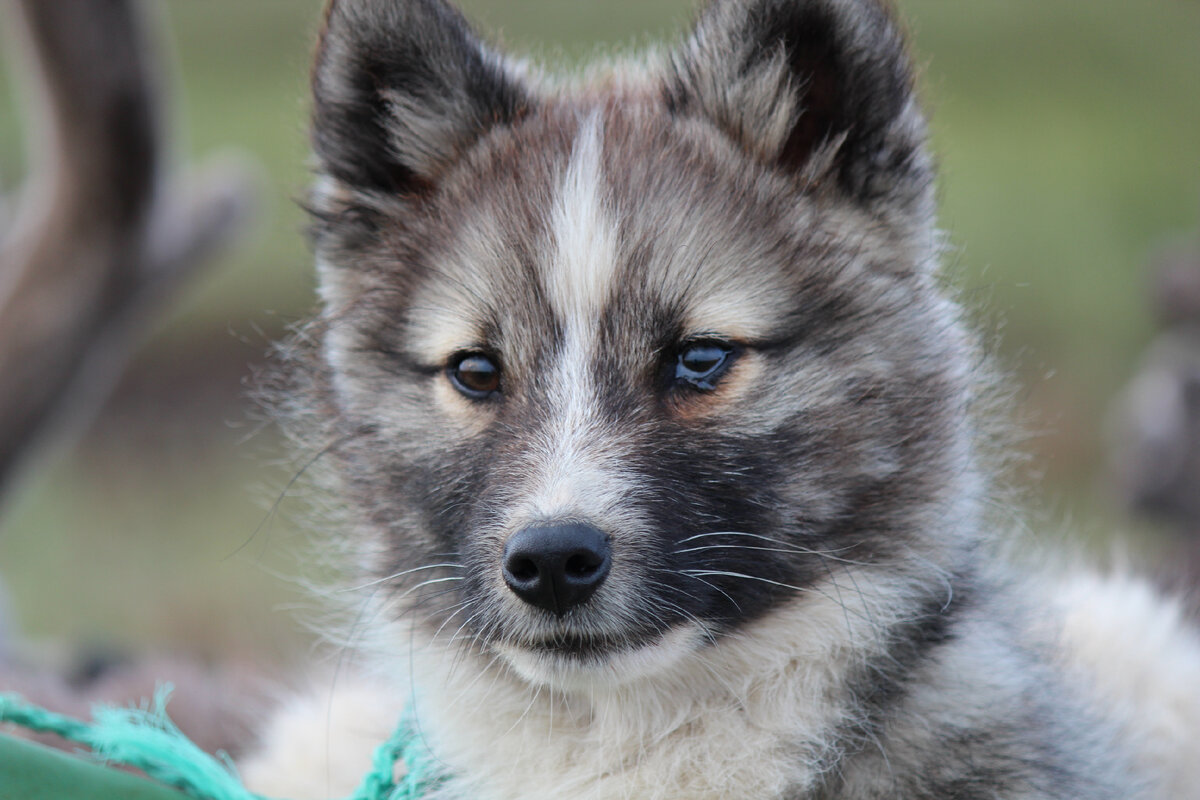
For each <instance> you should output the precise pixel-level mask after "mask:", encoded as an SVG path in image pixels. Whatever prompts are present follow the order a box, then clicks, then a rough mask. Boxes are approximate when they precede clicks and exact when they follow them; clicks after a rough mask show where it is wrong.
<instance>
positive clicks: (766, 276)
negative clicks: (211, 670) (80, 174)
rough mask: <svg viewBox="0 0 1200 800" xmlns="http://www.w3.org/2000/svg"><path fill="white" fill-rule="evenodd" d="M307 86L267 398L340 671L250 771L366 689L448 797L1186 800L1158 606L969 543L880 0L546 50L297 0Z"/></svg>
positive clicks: (975, 428) (779, 1)
mask: <svg viewBox="0 0 1200 800" xmlns="http://www.w3.org/2000/svg"><path fill="white" fill-rule="evenodd" d="M312 84H313V121H312V140H313V147H314V151H315V163H316V171H317V175H318V177H317V180H316V184H315V187H314V189H313V192H312V195H311V199H310V206H311V213H312V219H313V225H312V238H313V243H314V249H315V253H316V261H317V270H318V273H319V278H320V299H321V303H322V312H321V314H320V317H319V319H317V320H316V321H315V322H313V323H312V324H311V325H310V326H308V327H307V328H305V329H304V330H303V331H302V332H301V333H300V334H299V335H298V336H297V337H296V339H295V340H294V341H293V342H292V343H291V344H290V345H289V346H288V348H287V355H286V359H285V360H286V367H285V369H286V374H287V378H286V379H285V381H284V383H283V386H282V388H281V389H280V390H279V391H278V392H277V396H278V405H279V407H280V409H281V413H282V416H283V417H284V418H285V419H287V420H288V425H289V427H290V429H291V430H292V431H293V432H295V435H296V436H297V438H298V439H299V440H300V442H301V443H302V445H303V446H305V447H308V448H311V450H312V452H314V453H316V454H317V455H316V457H314V458H313V459H312V465H313V466H312V469H313V470H315V471H318V472H321V473H322V475H323V477H322V478H321V480H322V481H323V482H324V483H325V485H326V488H327V490H328V495H327V496H328V497H329V498H330V501H329V503H328V506H329V507H330V508H331V509H334V513H335V516H336V519H334V518H331V519H332V520H333V521H331V522H329V525H330V526H336V529H337V533H336V534H333V535H329V536H328V544H327V545H326V547H327V548H328V549H329V550H330V551H336V552H337V553H338V554H339V556H338V557H339V558H342V559H344V561H345V562H346V563H349V564H351V565H352V570H353V571H354V572H356V573H357V574H358V575H359V576H360V577H359V578H357V581H356V582H357V583H358V584H359V585H360V588H362V592H361V593H360V594H359V595H358V597H359V600H358V601H356V602H357V606H356V611H355V612H354V620H353V624H352V626H351V627H352V628H353V633H352V635H351V636H352V638H353V639H354V640H355V643H356V645H358V647H359V649H360V650H361V651H363V652H364V653H366V654H367V655H366V656H364V661H365V662H366V663H368V664H369V665H371V666H369V667H364V668H363V669H362V671H361V672H358V673H355V674H353V675H350V674H345V673H343V674H342V675H340V676H339V678H338V680H337V681H336V683H335V684H334V690H333V695H332V696H331V697H314V698H311V699H309V700H297V701H295V702H294V703H292V704H290V705H288V706H286V707H285V708H284V709H283V710H282V711H281V712H280V714H279V715H278V716H277V717H276V718H275V719H274V720H273V721H272V722H270V723H269V724H268V725H267V726H266V733H265V738H264V745H263V749H262V752H260V753H259V754H258V756H257V757H256V758H254V759H252V760H251V761H250V762H249V763H247V764H246V765H245V774H246V775H247V777H248V779H249V781H250V785H251V786H253V787H255V788H257V789H258V790H259V791H265V792H266V791H269V792H274V793H276V794H286V795H287V796H290V797H321V796H330V795H333V794H336V793H338V792H339V791H348V790H349V789H350V788H352V787H353V786H354V785H355V783H356V781H357V779H358V777H359V776H360V774H361V772H362V771H363V770H365V769H366V767H367V765H368V763H369V755H370V751H371V747H372V746H373V745H374V744H375V743H378V742H380V741H382V740H383V739H384V738H386V736H387V734H388V732H389V731H390V730H391V729H392V727H393V726H394V725H395V723H396V720H397V719H398V718H399V716H400V714H401V713H407V714H409V715H410V717H411V718H412V719H413V720H414V721H415V729H416V731H417V732H418V734H419V738H420V741H421V744H422V746H423V747H426V748H428V754H429V757H430V760H431V763H434V764H436V765H437V769H438V771H439V773H440V774H441V779H440V780H439V782H438V783H437V785H436V786H434V787H433V788H432V789H431V793H430V794H429V796H430V797H436V798H445V799H447V800H466V799H467V798H470V799H471V800H538V799H540V798H573V800H607V799H608V798H614V799H615V798H639V799H644V800H650V799H651V798H653V799H655V800H666V799H667V798H671V799H675V800H683V799H684V798H686V799H687V800H703V799H704V798H721V799H722V800H738V799H740V798H745V799H746V800H768V799H770V800H808V799H810V798H811V799H813V800H817V799H821V800H833V799H834V798H838V799H840V800H868V799H870V798H957V799H958V800H972V799H976V798H978V799H979V800H983V799H984V798H988V799H989V800H994V799H995V798H1005V799H1006V800H1008V799H1013V798H1061V799H1063V800H1065V799H1066V798H1084V797H1086V798H1114V800H1115V799H1116V798H1122V799H1123V800H1128V799H1129V798H1168V797H1169V798H1185V797H1196V796H1200V758H1196V753H1197V750H1196V747H1197V743H1198V742H1200V640H1198V639H1197V637H1196V634H1195V631H1194V630H1193V628H1192V627H1191V624H1190V622H1189V621H1188V620H1186V619H1185V618H1184V616H1183V614H1182V612H1181V611H1180V609H1179V606H1178V605H1176V604H1174V603H1173V602H1172V601H1170V600H1167V599H1163V598H1160V597H1159V596H1158V595H1157V594H1156V593H1155V592H1154V591H1153V590H1152V589H1151V588H1150V587H1149V585H1148V584H1145V583H1142V582H1140V581H1138V580H1135V579H1132V578H1125V577H1119V576H1117V577H1104V576H1098V575H1093V574H1090V573H1088V572H1086V571H1081V570H1075V569H1073V568H1071V569H1068V568H1063V569H1061V570H1041V572H1046V573H1054V574H1052V575H1050V576H1049V577H1048V578H1047V577H1044V576H1039V575H1038V574H1034V573H1033V572H1030V571H1026V570H1019V569H1016V568H1014V567H1012V566H1009V565H1008V563H1007V562H1006V561H1005V560H1004V559H1002V558H1000V557H999V556H998V555H997V552H998V550H999V549H1000V548H998V547H997V546H996V540H997V539H998V538H1000V537H999V535H998V532H1000V531H1002V530H1003V525H1002V523H1001V522H1000V521H998V520H997V519H996V517H995V515H994V514H992V513H991V512H990V511H989V509H990V508H991V507H992V506H993V505H994V504H993V503H991V502H990V498H991V496H992V493H993V491H994V486H993V483H994V478H993V476H994V475H995V474H996V471H997V469H999V468H1000V465H1001V463H1002V461H1003V454H1002V453H998V452H997V450H998V449H999V448H997V446H996V442H998V441H1002V439H1003V437H1002V436H997V435H996V428H995V425H994V423H993V421H992V420H993V419H994V405H995V403H994V402H993V400H994V398H995V397H996V396H997V394H998V393H1002V392H999V390H1000V389H1001V388H1002V383H1003V382H1002V381H999V380H997V379H996V378H995V376H994V374H993V372H992V370H991V369H990V368H989V367H988V365H987V362H986V359H984V358H983V357H982V356H981V355H980V348H979V346H978V344H977V342H976V339H975V338H974V336H973V334H972V333H971V332H970V330H969V328H968V326H967V325H966V324H965V323H964V318H963V316H964V315H963V312H962V310H961V308H960V307H959V306H958V304H957V303H956V302H955V299H954V298H953V295H952V293H951V292H949V291H948V290H947V289H946V288H945V286H944V284H943V282H942V280H941V278H940V277H939V272H938V263H939V254H940V251H941V249H942V241H941V238H940V235H939V232H938V230H937V227H936V223H935V201H934V194H935V191H934V167H933V162H932V159H931V156H930V153H929V149H928V141H927V139H928V135H927V130H926V121H925V117H924V115H923V112H922V109H921V106H920V104H919V102H918V99H917V96H916V93H915V89H914V77H913V68H912V66H911V62H910V58H909V56H908V53H907V51H906V44H905V41H904V38H903V35H902V31H901V27H900V25H899V23H898V22H897V20H896V19H895V16H894V14H893V12H892V11H891V10H889V8H887V7H886V6H884V5H882V4H881V3H880V2H877V0H714V2H712V3H711V4H710V5H708V6H707V7H706V8H705V9H704V10H703V11H701V12H700V14H699V16H698V19H697V22H696V23H695V26H694V28H693V30H692V31H691V33H690V35H689V36H688V37H687V38H686V40H685V41H684V42H683V43H682V44H681V45H680V46H678V47H677V48H676V49H675V50H673V51H671V52H665V53H658V54H650V55H647V56H645V57H644V58H643V59H641V60H638V61H636V62H632V61H624V62H618V63H613V64H607V65H602V66H601V67H598V68H596V69H595V70H593V71H592V72H591V73H589V75H588V77H586V78H582V79H562V78H559V79H553V78H550V77H547V76H545V75H543V74H542V73H541V72H540V71H539V70H538V69H537V68H536V67H535V66H533V65H530V64H528V63H524V62H522V61H520V60H517V59H514V58H511V57H508V56H505V55H502V54H500V53H498V52H497V51H495V50H494V49H492V48H491V47H489V46H488V45H487V44H486V43H485V42H483V41H482V40H481V39H480V38H479V37H478V36H477V35H476V34H475V33H474V32H473V31H472V30H471V28H470V27H469V25H468V24H467V23H466V22H465V21H464V19H463V18H462V16H461V15H460V14H459V13H458V12H457V11H455V10H453V9H452V8H451V7H449V6H447V5H445V4H444V3H443V2H440V0H333V2H332V3H331V5H330V6H329V7H328V10H327V15H326V18H325V23H324V28H323V32H322V34H321V39H320V44H319V47H318V51H317V55H316V63H315V67H314V70H313V78H312Z"/></svg>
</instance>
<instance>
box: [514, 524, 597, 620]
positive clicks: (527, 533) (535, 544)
mask: <svg viewBox="0 0 1200 800" xmlns="http://www.w3.org/2000/svg"><path fill="white" fill-rule="evenodd" d="M611 565H612V549H611V548H610V547H609V546H608V537H607V536H605V535H604V534H603V533H602V532H601V531H599V530H597V529H595V528H593V527H592V526H591V525H582V524H570V525H545V526H540V527H535V528H525V529H523V530H519V531H517V532H516V533H514V534H513V535H512V536H511V537H510V538H509V540H508V543H507V544H506V545H504V582H505V583H507V584H508V588H510V589H512V590H513V592H514V593H515V594H516V595H517V597H519V598H521V599H522V600H524V601H525V602H526V603H529V604H530V605H534V606H537V607H538V608H544V609H545V610H547V611H552V612H554V613H555V614H564V613H566V612H567V610H568V609H571V608H574V607H575V606H577V605H579V604H580V603H582V602H583V601H585V600H587V599H588V598H589V597H591V596H592V593H593V592H595V591H596V589H597V588H598V587H599V586H600V584H602V583H604V579H605V578H606V577H608V569H609V567H610V566H611Z"/></svg>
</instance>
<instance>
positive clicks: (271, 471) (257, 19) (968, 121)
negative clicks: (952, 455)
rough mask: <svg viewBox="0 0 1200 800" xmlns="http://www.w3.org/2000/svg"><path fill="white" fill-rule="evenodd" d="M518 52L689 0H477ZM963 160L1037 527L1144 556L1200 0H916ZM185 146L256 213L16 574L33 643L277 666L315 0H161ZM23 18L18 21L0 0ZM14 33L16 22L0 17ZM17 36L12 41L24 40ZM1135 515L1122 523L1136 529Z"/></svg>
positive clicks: (13, 583)
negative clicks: (264, 406) (1127, 450)
mask: <svg viewBox="0 0 1200 800" xmlns="http://www.w3.org/2000/svg"><path fill="white" fill-rule="evenodd" d="M462 5H463V6H464V7H465V9H466V11H467V13H468V15H469V16H471V17H472V18H474V19H475V20H476V21H477V22H478V24H479V27H480V28H481V29H483V30H485V31H489V32H493V33H495V32H498V37H494V38H498V39H499V41H500V42H502V43H503V45H504V46H506V47H508V48H510V49H513V50H516V51H518V52H524V53H531V54H533V55H534V56H535V57H536V58H538V59H542V60H546V61H549V62H552V63H556V64H567V65H570V64H575V63H579V62H581V61H582V60H585V59H587V58H588V57H589V56H590V55H593V54H595V53H596V52H597V51H599V50H604V49H608V48H610V47H611V46H613V45H619V46H622V47H627V46H630V45H643V44H646V43H648V42H650V41H656V40H663V39H669V38H671V37H674V36H677V35H678V33H679V32H680V31H681V30H682V29H683V28H684V26H685V25H686V23H687V21H688V19H689V18H690V17H691V14H692V3H691V1H690V0H604V2H583V0H463V2H462ZM899 6H900V9H901V12H902V14H903V16H904V18H905V19H906V20H907V22H908V24H909V26H910V28H911V32H912V34H913V39H914V47H913V49H914V52H915V53H916V55H917V59H918V61H919V63H920V65H921V84H922V91H923V94H924V97H925V99H926V104H927V106H928V108H929V110H930V112H931V115H932V120H933V131H934V146H935V150H936V153H937V155H938V158H939V161H940V164H941V173H942V183H941V198H942V225H943V227H944V228H945V230H946V231H947V232H948V235H949V239H950V241H951V243H952V245H953V249H952V251H951V253H950V254H949V256H948V258H947V264H946V270H947V274H948V276H949V280H950V282H951V283H952V284H953V285H955V286H957V287H959V288H960V289H961V293H962V297H963V299H964V301H965V302H966V303H967V304H968V305H970V306H971V307H972V309H973V310H974V311H973V313H975V315H976V318H977V320H978V322H979V323H980V324H981V325H982V326H983V328H984V329H985V331H986V332H987V339H988V342H989V344H990V346H991V349H992V350H993V351H994V352H995V353H996V355H997V357H998V358H999V359H1000V362H1001V363H1002V364H1003V366H1004V367H1005V368H1006V369H1008V370H1009V371H1010V372H1011V373H1012V375H1013V380H1014V381H1017V382H1018V385H1019V387H1020V388H1019V390H1018V391H1017V392H1016V396H1017V404H1018V405H1019V406H1020V408H1021V411H1020V414H1019V419H1020V422H1021V424H1022V425H1023V426H1024V427H1025V430H1026V432H1027V433H1028V434H1029V436H1028V439H1027V447H1026V449H1027V450H1028V451H1029V453H1030V454H1031V458H1030V459H1029V462H1028V463H1029V465H1030V466H1029V467H1028V469H1027V474H1026V475H1025V481H1026V483H1027V484H1028V486H1029V489H1028V491H1027V492H1025V495H1024V497H1025V502H1027V503H1028V505H1029V506H1030V507H1031V508H1032V509H1033V510H1032V512H1031V516H1030V519H1031V520H1033V521H1032V522H1031V523H1030V525H1031V527H1032V528H1034V529H1037V530H1046V531H1049V532H1050V533H1049V535H1051V536H1055V537H1057V536H1060V535H1062V534H1061V533H1060V532H1061V531H1064V530H1070V531H1072V535H1075V536H1078V537H1080V538H1081V539H1082V540H1084V541H1090V542H1109V541H1110V540H1111V538H1112V536H1113V535H1114V533H1115V532H1122V531H1133V532H1134V533H1133V535H1134V537H1135V538H1133V539H1132V540H1131V541H1133V542H1134V544H1132V545H1130V547H1131V548H1133V549H1141V548H1151V549H1153V548H1154V547H1157V546H1158V545H1157V544H1156V542H1157V541H1158V539H1157V538H1156V536H1157V534H1156V533H1155V529H1154V526H1153V525H1151V524H1149V523H1146V522H1144V521H1142V520H1135V519H1132V518H1131V517H1129V516H1128V515H1126V513H1125V511H1124V510H1123V508H1122V505H1121V503H1120V502H1118V498H1117V496H1116V492H1115V491H1114V490H1113V489H1112V488H1111V487H1112V483H1111V482H1110V480H1109V478H1108V475H1107V473H1108V467H1107V466H1106V457H1107V452H1108V446H1107V444H1106V442H1105V439H1104V430H1105V427H1106V413H1107V410H1108V409H1109V408H1110V405H1111V404H1112V402H1113V400H1114V397H1115V396H1116V394H1117V392H1118V390H1119V388H1120V387H1121V386H1122V385H1123V384H1124V383H1125V382H1126V381H1128V380H1129V378H1130V377H1131V375H1132V374H1133V373H1134V371H1135V369H1136V365H1137V362H1138V359H1139V354H1140V353H1142V352H1143V350H1144V349H1145V348H1146V346H1147V344H1148V343H1149V342H1150V341H1151V339H1152V338H1153V337H1154V335H1155V334H1156V331H1157V325H1158V323H1157V322H1156V319H1155V316H1154V314H1153V311H1152V306H1151V285H1152V282H1153V279H1152V274H1151V272H1152V271H1151V267H1150V265H1151V264H1152V263H1155V262H1157V261H1158V260H1161V259H1162V258H1163V256H1162V254H1163V253H1165V252H1175V251H1176V250H1180V251H1185V250H1186V249H1187V248H1188V247H1194V246H1195V244H1196V241H1197V235H1198V234H1197V226H1198V223H1200V3H1196V2H1193V1H1191V0H1138V2H1137V3H1131V2H1129V0H1089V2H1087V3H1078V2H1075V0H972V2H970V3H947V2H944V1H942V0H900V2H899ZM146 8H147V10H148V11H150V12H152V13H151V14H150V17H151V21H152V23H153V25H154V27H153V29H152V31H153V35H154V37H155V38H156V40H157V41H158V44H159V49H160V51H161V53H162V54H163V55H165V59H164V61H165V63H166V64H167V66H168V67H169V74H168V75H167V76H166V80H167V82H168V86H169V90H170V91H169V94H170V110H171V115H170V123H171V129H172V132H173V134H174V142H173V146H174V148H175V150H174V156H175V157H176V158H177V159H179V160H185V159H193V158H198V157H200V156H206V155H208V154H211V153H214V152H217V151H221V150H227V149H234V150H240V151H243V152H244V153H247V154H249V155H250V156H251V157H252V158H253V159H255V160H257V161H258V162H259V163H260V164H261V166H262V170H263V173H264V181H265V184H264V189H263V191H262V195H263V197H262V203H261V205H262V208H260V210H259V213H258V216H257V218H256V220H255V222H254V224H253V226H252V230H251V233H250V234H249V236H248V237H245V238H244V239H243V240H241V241H240V243H239V244H238V245H237V246H236V247H235V248H233V249H231V250H229V251H228V252H227V254H226V255H224V256H222V258H221V259H220V260H219V261H218V262H217V263H215V264H213V265H212V266H210V267H209V268H207V269H206V270H205V271H202V272H200V273H199V274H198V275H197V276H196V277H195V278H194V279H193V280H192V282H191V285H190V286H189V287H188V288H187V290H186V291H184V292H182V293H181V295H180V298H181V299H180V301H179V302H178V303H176V304H174V305H173V306H172V307H171V308H169V309H167V310H166V313H165V314H163V315H161V316H160V317H159V318H158V320H157V321H156V322H155V323H154V324H153V326H151V329H150V332H149V335H148V337H147V338H146V340H145V342H144V344H143V345H142V346H141V347H140V348H139V350H138V352H137V355H136V357H135V358H134V360H133V362H132V364H131V365H130V368H129V369H128V371H127V372H126V373H125V375H124V377H123V378H122V379H121V381H120V383H119V385H118V386H117V387H116V390H115V392H114V393H113V394H112V396H111V397H110V398H109V399H108V401H107V402H106V403H105V405H104V407H103V409H102V410H101V411H100V412H99V414H98V416H97V417H96V418H95V419H94V421H93V422H92V423H91V424H90V426H89V427H88V428H87V430H86V431H85V432H83V434H82V435H81V436H79V437H74V438H73V440H72V441H70V442H67V443H63V444H60V445H59V446H57V447H53V448H50V449H49V450H46V451H43V452H42V453H41V454H40V455H39V456H38V457H37V458H36V459H34V460H33V461H31V462H28V463H26V465H25V468H24V469H23V471H22V473H21V475H20V476H19V477H18V478H17V480H16V481H15V482H13V483H12V484H11V485H10V487H9V491H8V492H7V496H6V497H5V499H4V506H3V516H2V517H0V581H2V582H3V584H4V586H5V587H6V590H7V592H8V594H9V595H10V597H9V604H10V605H11V614H12V618H13V619H15V620H16V621H17V623H18V624H19V626H20V628H21V630H22V632H23V634H24V635H25V636H26V637H28V639H30V640H33V641H40V642H49V641H74V642H81V641H82V642H103V643H106V646H109V645H117V646H121V647H131V648H135V649H136V648H154V649H170V650H174V651H178V652H183V653H186V654H189V655H191V656H195V657H198V658H204V659H215V660H223V659H230V658H234V657H237V658H247V659H251V660H254V661H256V662H257V663H261V664H267V665H282V664H287V663H292V662H294V661H296V660H297V659H299V658H302V657H304V655H305V653H306V652H307V647H308V641H309V639H308V636H307V634H305V633H304V632H303V631H302V629H301V628H300V626H299V625H297V624H296V622H295V621H294V616H293V614H292V612H293V611H294V610H295V609H296V608H297V607H298V606H303V605H304V602H305V601H304V600H303V597H302V593H300V592H298V591H297V590H295V588H294V587H293V586H292V585H291V583H290V582H289V581H287V580H285V579H283V578H281V577H280V575H284V576H286V575H287V574H290V573H292V572H293V571H294V569H295V564H294V563H292V562H291V561H289V559H288V556H287V554H288V553H289V552H294V548H292V546H291V544H292V542H293V540H294V539H295V538H296V537H297V534H296V532H295V531H296V529H297V527H298V524H297V521H296V519H295V517H296V515H297V514H298V513H300V511H302V508H303V504H302V503H295V502H292V501H289V500H287V499H284V500H283V501H282V502H281V503H279V504H278V507H277V508H276V513H271V508H272V505H273V504H274V503H275V501H276V498H277V497H278V494H279V488H280V487H281V486H283V485H284V483H285V482H286V480H287V478H288V477H289V473H288V472H287V468H286V467H285V466H281V465H280V463H279V461H278V458H279V449H278V447H277V446H276V443H275V442H274V440H273V435H272V434H271V433H270V432H269V431H267V432H264V433H258V434H255V430H256V428H257V426H256V424H255V423H254V422H252V421H251V415H250V414H248V411H247V406H248V402H247V400H246V376H247V375H248V374H249V372H250V369H251V366H252V365H254V364H256V363H261V361H262V359H263V357H264V353H265V351H266V349H267V347H268V344H269V342H270V341H272V340H273V339H276V338H278V337H279V336H281V335H282V332H283V331H284V330H285V328H286V327H287V326H288V325H289V324H291V323H294V322H296V321H299V320H302V319H304V317H305V316H306V314H308V313H309V311H310V310H311V309H312V290H313V284H312V276H311V272H312V270H311V265H310V258H309V256H308V254H307V253H306V249H305V244H304V240H303V236H302V227H303V224H304V220H303V215H302V214H301V212H300V211H299V209H298V207H297V205H296V203H295V202H294V201H295V199H296V198H298V197H300V196H302V194H303V191H304V186H305V182H306V180H307V174H306V166H305V159H306V144H305V119H306V112H307V100H306V85H305V84H306V79H307V74H308V63H309V58H310V53H311V50H312V43H313V40H314V37H315V33H316V31H317V28H318V24H319V17H320V9H319V3H318V1H317V0H252V2H246V0H205V1H204V2H195V0H156V2H153V3H148V4H146ZM2 19H3V18H2V17H0V20H2ZM4 34H6V37H5V38H4V39H2V40H0V43H2V46H4V47H5V48H6V49H10V48H11V46H12V44H13V37H14V35H15V31H14V30H13V29H12V27H11V26H6V30H4ZM6 55H8V53H6ZM3 69H4V70H6V73H5V74H4V75H3V76H0V78H3V79H4V80H0V187H3V189H5V190H12V189H14V188H15V187H17V186H18V185H19V184H20V181H21V179H22V177H23V175H24V166H23V152H24V148H23V143H22V141H21V135H22V134H21V126H20V125H19V123H18V120H17V119H16V118H15V116H16V111H17V110H18V109H19V108H20V104H18V103H17V102H16V101H15V98H14V91H15V89H14V86H20V81H19V80H18V78H19V77H20V76H18V75H15V74H14V72H15V71H16V70H17V69H18V66H17V62H15V61H14V60H13V59H7V60H6V66H5V67H4V68H3ZM1122 535H1124V534H1122Z"/></svg>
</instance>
